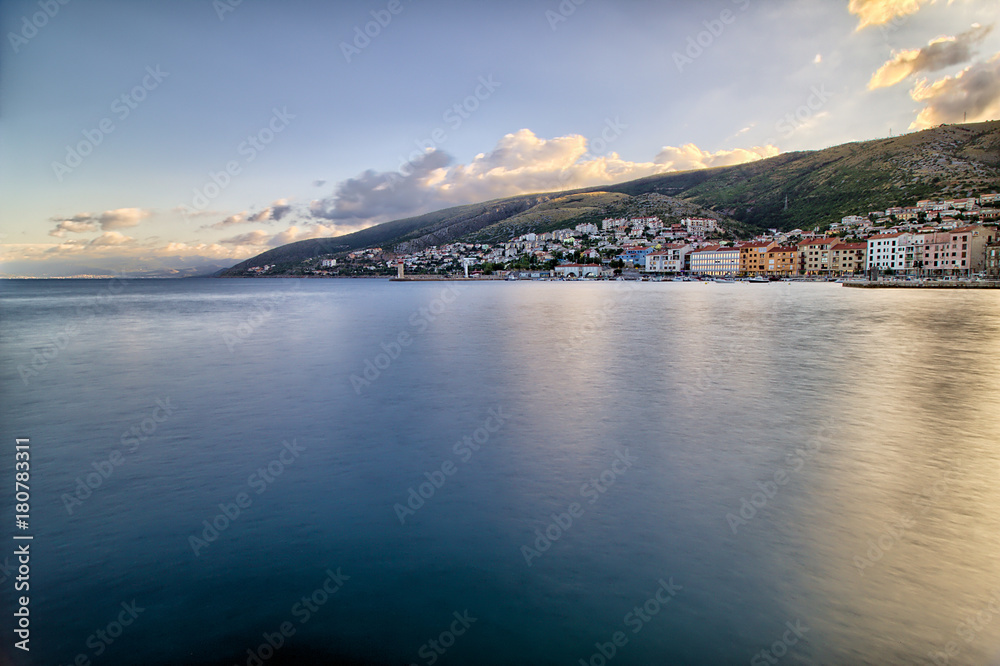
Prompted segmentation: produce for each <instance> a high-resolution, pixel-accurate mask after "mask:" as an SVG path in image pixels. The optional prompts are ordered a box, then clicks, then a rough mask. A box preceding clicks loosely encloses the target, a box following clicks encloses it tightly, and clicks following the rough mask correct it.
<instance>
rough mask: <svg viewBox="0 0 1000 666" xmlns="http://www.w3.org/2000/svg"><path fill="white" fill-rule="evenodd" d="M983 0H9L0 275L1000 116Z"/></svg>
mask: <svg viewBox="0 0 1000 666" xmlns="http://www.w3.org/2000/svg"><path fill="white" fill-rule="evenodd" d="M996 9H997V3H996V2H995V0H992V1H991V0H951V1H948V2H946V1H945V0H841V1H838V2H828V1H822V0H805V1H803V0H799V1H795V2H793V1H791V0H771V1H766V0H718V1H715V2H704V3H697V4H694V3H686V2H680V1H670V2H661V3H656V4H655V5H649V4H646V3H639V2H634V1H627V2H617V3H616V2H609V1H606V0H562V1H561V2H559V1H556V0H552V1H549V2H541V3H529V2H524V1H523V0H515V1H514V2H510V3H506V4H504V5H488V6H483V7H480V6H468V5H465V4H462V3H456V2H433V3H421V2H413V1H412V0H373V1H372V2H368V3H364V4H361V3H352V4H349V5H344V4H339V3H338V4H329V3H318V2H306V1H304V0H293V1H291V2H285V3H281V4H280V5H279V4H277V3H266V2H260V1H259V0H242V1H240V0H184V1H182V2H174V3H169V4H166V3H157V2H153V1H152V0H141V1H139V2H130V3H123V2H115V1H112V0H103V1H102V0H96V1H94V2H87V3H84V2H72V1H71V0H32V1H28V0H24V1H22V0H13V1H11V2H5V3H3V5H0V27H2V34H3V36H4V44H3V45H2V47H0V48H3V49H4V57H3V58H0V99H2V100H3V109H2V116H0V142H2V145H3V150H2V151H0V202H2V204H0V219H2V220H3V225H2V226H3V228H2V230H0V232H2V233H0V243H2V248H3V252H2V255H0V260H2V262H3V265H2V267H0V275H22V276H65V275H75V274H84V273H93V272H95V271H105V272H106V271H112V270H134V269H138V268H164V267H172V268H180V267H197V266H208V265H220V266H221V265H231V264H234V263H236V262H238V261H241V260H243V259H245V258H247V257H250V256H253V255H256V254H258V253H260V252H263V251H265V250H267V249H269V248H271V247H276V246H278V245H282V244H285V243H288V242H292V241H296V240H304V239H308V238H317V237H325V236H334V235H342V234H345V233H350V232H352V231H356V230H359V229H362V228H366V227H369V226H372V225H374V224H378V223H382V222H386V221H389V220H393V219H399V218H404V217H409V216H413V215H417V214H420V213H425V212H429V211H431V210H435V209H439V208H444V207H447V206H452V205H457V204H462V203H471V202H477V201H484V200H488V199H493V198H498V197H505V196H512V195H516V194H522V193H528V192H546V191H554V190H562V189H570V188H574V187H585V186H595V185H601V184H610V183H618V182H622V181H626V180H630V179H633V178H639V177H643V176H648V175H652V174H655V173H663V172H668V171H680V170H687V169H697V168H705V167H712V166H723V165H730V164H738V163H742V162H746V161H749V160H754V159H760V158H762V157H768V156H772V155H776V154H779V153H781V152H788V151H793V150H808V149H820V148H824V147H827V146H831V145H837V144H841V143H846V142H849V141H856V140H865V139H873V138H879V137H884V136H887V135H888V134H889V133H890V131H891V132H893V133H896V134H898V133H901V132H905V131H911V130H916V129H922V128H926V127H933V126H936V125H938V124H941V123H954V122H963V120H967V121H968V122H977V121H984V120H994V119H997V118H1000V32H998V31H997V30H996V29H995V25H994V23H995V21H996V16H997V13H996Z"/></svg>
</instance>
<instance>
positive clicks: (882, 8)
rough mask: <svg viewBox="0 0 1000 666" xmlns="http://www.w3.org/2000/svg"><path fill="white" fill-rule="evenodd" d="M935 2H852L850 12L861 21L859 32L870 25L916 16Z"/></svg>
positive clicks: (883, 0) (878, 0) (920, 0)
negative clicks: (924, 7)
mask: <svg viewBox="0 0 1000 666" xmlns="http://www.w3.org/2000/svg"><path fill="white" fill-rule="evenodd" d="M933 2H934V0H850V3H849V4H848V6H847V9H848V11H850V12H851V13H852V14H854V15H855V16H857V17H858V18H859V19H860V22H859V24H858V30H862V29H864V28H866V27H868V26H870V25H884V24H886V23H889V22H890V21H892V20H893V19H896V18H899V17H902V16H909V15H911V14H916V13H917V12H919V11H920V8H921V7H922V6H923V5H926V4H929V3H933Z"/></svg>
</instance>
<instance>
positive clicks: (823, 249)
mask: <svg viewBox="0 0 1000 666" xmlns="http://www.w3.org/2000/svg"><path fill="white" fill-rule="evenodd" d="M839 242H840V239H839V238H812V239H809V240H804V241H800V242H799V244H798V245H799V261H800V262H801V265H800V266H799V268H800V269H801V270H803V271H805V274H806V275H826V274H829V273H830V250H831V249H832V248H833V246H834V245H836V244H837V243H839Z"/></svg>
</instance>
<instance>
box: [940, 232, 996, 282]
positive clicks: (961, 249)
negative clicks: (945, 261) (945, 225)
mask: <svg viewBox="0 0 1000 666" xmlns="http://www.w3.org/2000/svg"><path fill="white" fill-rule="evenodd" d="M948 233H949V234H950V235H951V257H949V259H951V262H952V264H951V270H952V272H954V273H955V274H964V273H968V274H972V273H981V272H982V271H984V270H986V246H987V245H988V244H990V243H993V242H995V241H996V239H997V229H996V227H984V226H982V225H979V224H976V225H972V226H968V227H960V228H958V229H952V230H951V231H949V232H948Z"/></svg>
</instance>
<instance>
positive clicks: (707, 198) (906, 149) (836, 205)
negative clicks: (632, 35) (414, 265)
mask: <svg viewBox="0 0 1000 666" xmlns="http://www.w3.org/2000/svg"><path fill="white" fill-rule="evenodd" d="M998 189H1000V121H991V122H985V123H976V124H969V125H942V126H940V127H936V128H933V129H929V130H924V131H922V132H916V133H913V134H906V135H903V136H898V137H893V138H889V139H877V140H872V141H862V142H856V143H848V144H844V145H840V146H834V147H832V148H827V149H824V150H816V151H801V152H793V153H784V154H782V155H778V156H776V157H772V158H769V159H764V160H759V161H756V162H751V163H747V164H740V165H736V166H730V167H718V168H714V169H699V170H696V171H685V172H675V173H666V174H660V175H656V176H649V177H647V178H641V179H639V180H633V181H630V182H627V183H621V184H618V185H607V186H601V187H593V188H584V189H579V190H572V191H567V192H554V193H548V194H533V195H522V196H517V197H510V198H507V199H498V200H495V201H488V202H485V203H479V204H471V205H467V206H456V207H454V208H448V209H445V210H441V211H436V212H434V213H428V214H426V215H420V216H417V217H411V218H408V219H405V220H396V221H394V222H387V223H385V224H380V225H377V226H374V227H371V228H369V229H365V230H363V231H359V232H356V233H353V234H348V235H345V236H338V237H335V238H317V239H313V240H306V241H299V242H297V243H291V244H289V245H283V246H281V247H277V248H274V249H272V250H268V251H267V252H264V253H262V254H259V255H257V256H256V257H253V258H251V259H248V260H246V261H244V262H241V263H239V264H237V265H236V266H233V267H232V268H230V269H229V270H226V271H223V272H222V273H221V275H223V276H228V277H233V276H240V275H245V274H246V272H247V269H248V268H249V267H250V266H260V265H263V264H276V265H277V267H278V268H277V269H276V271H275V272H278V273H280V272H282V271H283V270H288V269H292V268H294V266H295V265H296V264H299V263H301V262H302V261H304V260H307V259H313V258H316V257H319V256H324V255H329V256H334V255H338V254H342V253H346V252H350V251H353V250H358V249H363V248H368V247H383V248H385V249H386V250H395V251H399V252H409V251H413V250H417V249H421V248H424V247H428V246H430V245H440V244H444V243H449V242H454V241H457V240H467V241H471V242H496V241H503V240H508V239H510V238H512V237H514V236H517V235H520V234H524V233H528V232H532V231H534V232H545V231H551V230H553V229H560V228H566V227H572V226H575V225H577V224H580V223H582V222H594V221H600V220H601V219H603V218H605V217H622V216H634V215H659V216H661V217H663V218H664V219H665V220H666V221H670V220H675V219H680V218H681V217H687V216H705V217H712V218H714V219H717V220H719V221H720V222H721V223H722V224H723V227H724V228H725V229H726V230H727V231H728V232H729V233H730V234H731V235H733V236H738V237H748V236H751V235H754V234H755V233H757V232H759V231H761V230H763V229H766V228H771V227H774V228H778V229H783V230H788V229H793V228H803V229H812V228H814V227H823V226H826V225H828V224H829V223H831V222H834V221H837V220H839V219H841V218H842V217H844V216H846V215H866V214H867V213H868V212H870V211H875V210H885V209H886V208H889V207H891V206H902V205H909V204H913V203H915V202H916V201H918V200H919V199H926V198H936V197H949V198H950V197H963V196H968V195H973V194H976V193H977V192H994V191H997V190H998Z"/></svg>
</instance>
